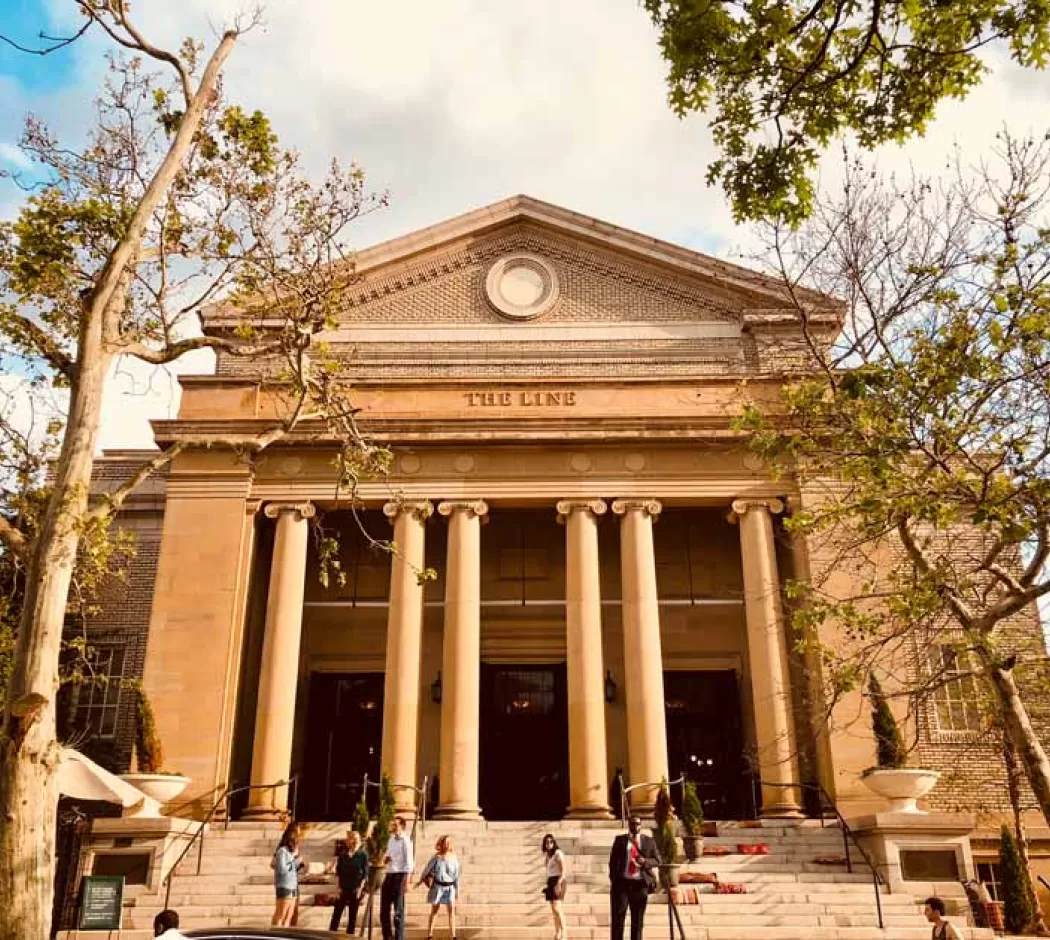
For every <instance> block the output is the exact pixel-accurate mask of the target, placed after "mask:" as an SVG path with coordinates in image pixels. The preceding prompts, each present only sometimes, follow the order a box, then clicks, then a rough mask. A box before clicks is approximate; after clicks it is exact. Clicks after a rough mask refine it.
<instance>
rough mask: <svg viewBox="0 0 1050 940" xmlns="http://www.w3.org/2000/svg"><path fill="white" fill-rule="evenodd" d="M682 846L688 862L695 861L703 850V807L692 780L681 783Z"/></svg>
mask: <svg viewBox="0 0 1050 940" xmlns="http://www.w3.org/2000/svg"><path fill="white" fill-rule="evenodd" d="M682 846H683V847H684V848H685V858H686V861H688V862H695V861H696V860H697V859H698V858H699V857H700V856H701V855H702V854H703V851H704V809H703V807H702V806H701V805H700V797H698V796H697V795H696V784H695V783H693V781H692V780H686V781H685V783H684V784H683V785H682Z"/></svg>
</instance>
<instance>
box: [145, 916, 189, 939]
mask: <svg viewBox="0 0 1050 940" xmlns="http://www.w3.org/2000/svg"><path fill="white" fill-rule="evenodd" d="M153 936H154V937H160V938H161V940H186V938H185V937H184V936H183V935H182V934H181V933H179V915H178V914H176V913H175V911H161V912H160V913H159V914H158V915H157V916H156V917H154V918H153Z"/></svg>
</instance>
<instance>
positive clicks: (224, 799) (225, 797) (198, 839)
mask: <svg viewBox="0 0 1050 940" xmlns="http://www.w3.org/2000/svg"><path fill="white" fill-rule="evenodd" d="M297 779H298V774H293V775H292V776H291V777H289V778H288V779H287V780H278V781H277V782H276V783H250V784H245V785H244V786H239V787H231V786H226V787H224V788H223V791H222V794H221V796H220V797H219V798H218V799H217V800H216V801H215V802H214V803H213V804H212V806H211V809H209V810H208V812H207V814H206V815H205V817H204V819H203V820H202V822H201V824H200V826H199V828H198V829H197V831H196V832H195V833H194V834H193V836H192V837H191V838H190V840H189V842H187V843H186V846H185V848H183V850H182V852H181V853H180V854H179V857H178V858H177V859H175V863H174V864H173V865H172V866H171V868H169V869H168V873H167V874H166V875H165V876H164V882H163V884H164V907H165V909H167V908H169V907H170V906H171V883H172V881H173V880H174V879H175V875H177V874H178V870H179V866H180V865H181V864H182V861H183V859H184V858H186V856H187V855H189V852H190V849H192V848H193V845H194V843H196V844H197V874H198V875H199V874H200V873H201V862H202V860H203V857H204V833H205V831H206V830H207V828H208V825H209V824H210V823H211V821H212V819H214V818H215V813H216V811H217V810H218V808H219V807H220V806H223V805H225V806H226V807H227V811H226V821H225V826H224V828H226V829H228V828H229V824H230V813H229V803H230V799H231V797H234V796H237V794H239V793H245V792H248V791H251V790H276V789H277V788H278V787H291V786H292V784H294V783H295V782H296V781H297ZM213 792H214V791H213ZM298 800H299V788H298V786H296V788H295V790H294V795H293V799H292V819H295V810H296V806H297V804H298Z"/></svg>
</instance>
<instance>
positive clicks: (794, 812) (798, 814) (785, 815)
mask: <svg viewBox="0 0 1050 940" xmlns="http://www.w3.org/2000/svg"><path fill="white" fill-rule="evenodd" d="M759 815H760V817H761V818H762V819H788V820H790V819H805V818H806V816H805V813H803V812H802V810H801V809H799V807H798V804H796V803H774V804H773V805H772V806H770V807H769V808H768V809H767V808H766V807H765V806H763V807H762V812H761V813H760V814H759Z"/></svg>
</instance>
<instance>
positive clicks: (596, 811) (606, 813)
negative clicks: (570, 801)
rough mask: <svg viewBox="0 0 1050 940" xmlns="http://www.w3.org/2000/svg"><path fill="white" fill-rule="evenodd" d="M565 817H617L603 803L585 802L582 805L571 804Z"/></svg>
mask: <svg viewBox="0 0 1050 940" xmlns="http://www.w3.org/2000/svg"><path fill="white" fill-rule="evenodd" d="M563 818H565V819H615V817H614V816H613V814H612V810H611V809H610V808H609V806H608V805H607V804H603V803H584V804H583V805H581V806H570V807H569V811H568V812H567V813H566V814H565V816H564V817H563Z"/></svg>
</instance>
